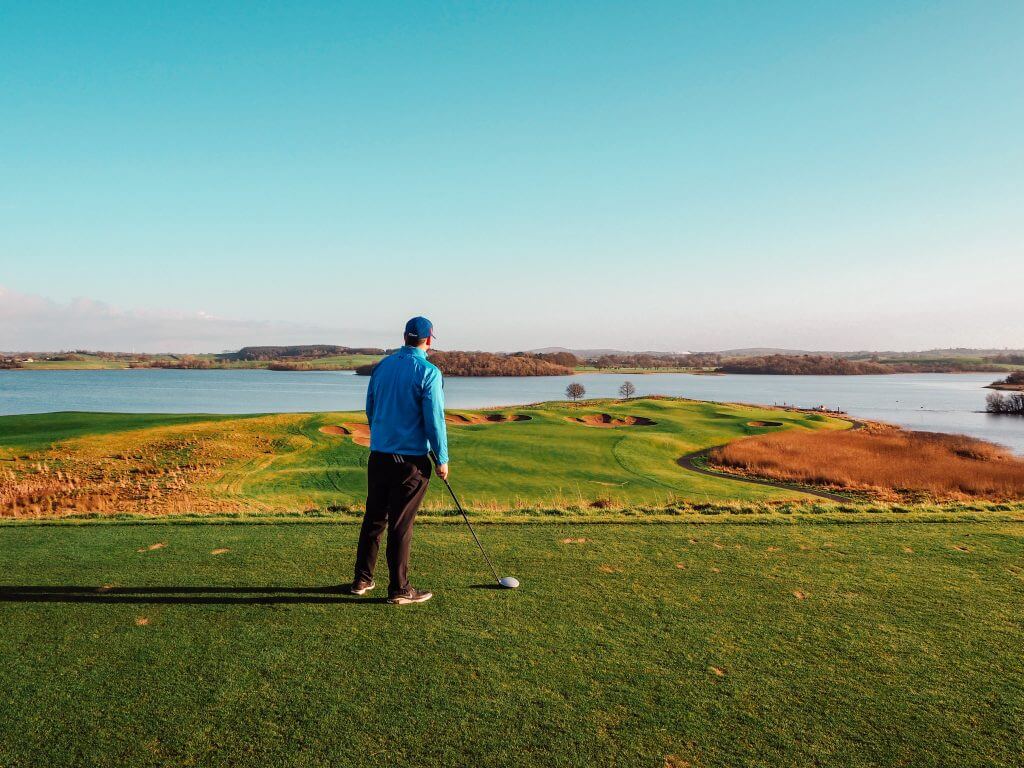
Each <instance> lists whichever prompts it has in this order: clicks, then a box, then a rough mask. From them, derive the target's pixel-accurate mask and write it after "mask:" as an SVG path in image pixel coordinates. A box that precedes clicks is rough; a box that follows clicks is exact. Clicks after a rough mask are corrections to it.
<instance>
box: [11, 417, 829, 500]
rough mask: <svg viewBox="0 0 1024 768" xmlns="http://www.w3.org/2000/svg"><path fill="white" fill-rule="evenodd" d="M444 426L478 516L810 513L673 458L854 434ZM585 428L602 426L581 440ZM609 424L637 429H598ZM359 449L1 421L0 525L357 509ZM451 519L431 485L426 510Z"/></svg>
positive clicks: (290, 437) (136, 427) (825, 422)
mask: <svg viewBox="0 0 1024 768" xmlns="http://www.w3.org/2000/svg"><path fill="white" fill-rule="evenodd" d="M448 416H449V417H451V418H453V419H456V420H458V421H459V423H461V424H464V425H466V427H465V428H456V427H454V426H453V427H452V428H451V429H450V430H449V444H450V447H451V455H452V482H453V483H454V484H455V485H456V487H457V489H458V491H459V496H460V499H461V500H462V501H463V503H465V504H467V505H468V506H469V507H470V509H471V510H474V511H478V512H486V513H488V514H497V513H500V512H509V513H511V512H516V511H519V510H537V509H545V510H555V511H557V510H565V509H594V510H605V509H616V508H623V507H633V506H642V507H645V508H664V507H666V506H669V505H672V504H676V503H678V502H680V501H689V502H694V503H697V502H699V503H714V502H732V501H738V502H748V501H750V502H762V501H763V502H772V501H792V500H799V499H805V500H806V499H807V497H806V496H805V495H804V494H802V493H800V492H799V491H787V490H779V489H775V488H771V487H767V486H754V485H751V484H749V483H741V482H737V481H735V480H730V479H728V478H723V477H714V476H702V475H699V474H697V473H695V472H691V471H688V470H686V469H683V468H681V467H680V466H679V465H678V464H677V463H676V459H677V458H678V457H679V456H680V455H683V454H686V453H689V452H691V451H695V450H700V449H704V448H710V447H711V446H714V445H721V444H723V443H727V442H729V441H731V440H735V439H737V438H740V437H744V436H746V435H748V434H749V433H750V427H748V426H747V423H748V422H750V421H757V420H762V421H768V420H772V421H779V422H781V423H782V424H783V427H781V428H780V429H784V430H790V429H796V430H819V429H844V428H847V427H848V426H849V422H846V421H842V420H839V419H832V418H825V419H821V418H820V417H817V416H815V415H813V414H811V415H809V414H806V413H800V412H796V411H782V410H774V409H769V408H757V407H750V406H738V405H723V404H713V403H702V402H696V401H692V400H677V399H654V398H650V399H634V400H630V401H629V402H628V403H623V402H617V401H611V400H600V401H586V402H583V403H581V404H579V405H577V406H570V405H569V404H566V403H541V404H538V405H533V406H529V407H520V408H517V409H515V410H510V409H502V410H485V411H458V412H453V413H449V414H448ZM566 419H579V420H580V421H567V420H566ZM588 422H592V423H593V424H598V425H604V427H605V428H602V429H580V428H579V427H580V425H584V424H588ZM502 423H504V424H506V426H499V425H500V424H502ZM476 424H481V425H494V426H495V428H493V429H492V428H488V427H486V426H484V427H476V426H474V425H476ZM618 425H633V426H640V425H643V428H642V429H615V428H609V427H615V426H618ZM368 445H369V431H368V427H367V425H366V423H365V420H364V417H363V415H362V414H358V413H313V414H276V415H264V416H236V417H230V418H222V417H211V416H190V417H180V416H167V417H154V416H145V415H142V416H132V415H126V414H46V415H41V416H18V417H6V418H0V517H2V516H16V517H38V516H48V515H76V514H91V513H95V514H102V515H114V514H153V515H165V514H172V515H173V514H211V513H227V512H252V513H255V512H259V513H267V512H281V513H288V512H299V511H306V510H333V509H336V508H345V509H348V510H358V509H361V508H362V506H363V504H364V502H365V494H366V459H367V446H368ZM450 509H451V501H450V499H448V498H447V497H446V495H445V493H444V488H443V486H438V484H436V483H435V484H434V486H433V487H431V489H430V491H429V492H428V495H427V498H426V502H425V511H427V512H431V511H447V510H450Z"/></svg>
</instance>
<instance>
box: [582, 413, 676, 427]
mask: <svg viewBox="0 0 1024 768" xmlns="http://www.w3.org/2000/svg"><path fill="white" fill-rule="evenodd" d="M565 420H566V421H571V422H572V423H573V424H582V425H583V426H585V427H605V428H609V427H650V426H652V425H654V424H656V423H657V422H654V421H651V420H650V419H648V418H646V417H644V416H612V415H611V414H610V413H588V414H586V415H585V416H566V419H565Z"/></svg>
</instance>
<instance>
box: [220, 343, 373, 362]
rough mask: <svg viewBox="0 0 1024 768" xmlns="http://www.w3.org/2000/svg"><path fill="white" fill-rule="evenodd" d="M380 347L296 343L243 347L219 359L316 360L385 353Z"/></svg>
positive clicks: (256, 360)
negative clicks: (338, 356)
mask: <svg viewBox="0 0 1024 768" xmlns="http://www.w3.org/2000/svg"><path fill="white" fill-rule="evenodd" d="M383 354H384V350H383V349H380V348H378V347H339V346H337V345H336V344H296V345H291V346H280V347H242V348H241V349H240V350H238V351H237V352H223V353H221V354H219V355H217V359H218V360H241V361H250V362H267V361H268V360H285V359H288V360H293V359H297V360H316V359H317V358H320V357H334V356H335V355H383Z"/></svg>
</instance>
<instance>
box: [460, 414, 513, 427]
mask: <svg viewBox="0 0 1024 768" xmlns="http://www.w3.org/2000/svg"><path fill="white" fill-rule="evenodd" d="M531 418H533V417H532V416H527V415H526V414H525V413H487V414H483V413H446V414H445V416H444V420H445V421H446V422H448V423H449V424H451V425H452V426H453V427H463V426H465V425H467V424H502V423H505V422H509V421H529V420H530V419H531Z"/></svg>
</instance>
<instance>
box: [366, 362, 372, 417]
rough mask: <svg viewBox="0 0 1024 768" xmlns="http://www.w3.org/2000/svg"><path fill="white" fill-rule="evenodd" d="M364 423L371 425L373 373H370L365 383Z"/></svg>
mask: <svg viewBox="0 0 1024 768" xmlns="http://www.w3.org/2000/svg"><path fill="white" fill-rule="evenodd" d="M366 423H367V424H369V425H370V426H371V427H372V426H373V374H372V373H371V374H370V381H369V383H368V384H367V385H366Z"/></svg>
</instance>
